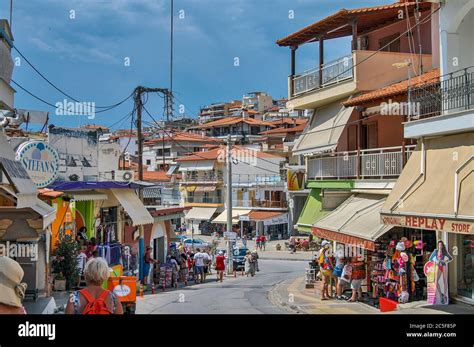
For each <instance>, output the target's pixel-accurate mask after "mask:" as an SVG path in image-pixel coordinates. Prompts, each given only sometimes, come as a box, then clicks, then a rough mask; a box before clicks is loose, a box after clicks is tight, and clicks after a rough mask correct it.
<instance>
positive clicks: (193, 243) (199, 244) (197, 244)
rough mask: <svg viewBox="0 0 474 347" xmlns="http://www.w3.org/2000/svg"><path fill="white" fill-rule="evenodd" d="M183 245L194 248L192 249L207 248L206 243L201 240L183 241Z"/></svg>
mask: <svg viewBox="0 0 474 347" xmlns="http://www.w3.org/2000/svg"><path fill="white" fill-rule="evenodd" d="M183 242H184V244H185V245H186V246H188V247H194V248H203V247H207V246H208V244H207V242H205V241H203V240H201V239H194V241H193V239H185V240H184V241H183Z"/></svg>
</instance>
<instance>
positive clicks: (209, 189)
mask: <svg viewBox="0 0 474 347" xmlns="http://www.w3.org/2000/svg"><path fill="white" fill-rule="evenodd" d="M216 188H217V187H216V186H198V187H196V190H195V191H194V192H196V193H199V192H201V193H202V192H213V191H215V190H216Z"/></svg>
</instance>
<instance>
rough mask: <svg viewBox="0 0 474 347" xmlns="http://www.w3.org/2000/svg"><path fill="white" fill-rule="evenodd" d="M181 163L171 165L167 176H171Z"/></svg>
mask: <svg viewBox="0 0 474 347" xmlns="http://www.w3.org/2000/svg"><path fill="white" fill-rule="evenodd" d="M178 166H179V165H171V167H170V168H169V170H168V172H167V173H166V176H171V175H172V174H174V172H175V171H176V169H177V168H178Z"/></svg>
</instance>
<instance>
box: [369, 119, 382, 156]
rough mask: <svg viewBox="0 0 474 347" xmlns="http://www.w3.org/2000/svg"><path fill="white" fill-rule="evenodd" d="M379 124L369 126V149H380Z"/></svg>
mask: <svg viewBox="0 0 474 347" xmlns="http://www.w3.org/2000/svg"><path fill="white" fill-rule="evenodd" d="M378 142H379V141H378V128H377V123H375V122H374V123H370V124H367V149H371V148H378Z"/></svg>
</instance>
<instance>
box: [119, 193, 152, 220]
mask: <svg viewBox="0 0 474 347" xmlns="http://www.w3.org/2000/svg"><path fill="white" fill-rule="evenodd" d="M111 191H112V193H113V195H114V196H115V197H116V198H117V200H118V201H119V203H120V205H122V207H123V208H124V210H125V212H127V214H128V215H129V216H130V218H131V219H132V222H133V225H143V224H153V221H154V219H153V217H152V216H151V214H150V212H148V210H147V209H146V208H145V206H144V205H143V203H142V202H141V201H140V199H139V198H138V196H137V194H135V191H134V190H133V189H125V188H124V189H111Z"/></svg>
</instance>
